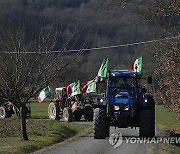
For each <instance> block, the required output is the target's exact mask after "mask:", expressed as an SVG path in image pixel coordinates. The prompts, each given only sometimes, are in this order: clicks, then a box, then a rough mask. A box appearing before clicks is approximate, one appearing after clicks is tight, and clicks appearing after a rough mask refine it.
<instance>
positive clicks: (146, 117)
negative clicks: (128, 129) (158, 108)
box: [139, 108, 155, 137]
mask: <svg viewBox="0 0 180 154" xmlns="http://www.w3.org/2000/svg"><path fill="white" fill-rule="evenodd" d="M154 136H155V111H154V109H146V108H145V109H141V111H140V117H139V137H154Z"/></svg>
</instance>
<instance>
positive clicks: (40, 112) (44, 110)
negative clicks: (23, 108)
mask: <svg viewBox="0 0 180 154" xmlns="http://www.w3.org/2000/svg"><path fill="white" fill-rule="evenodd" d="M48 105H49V101H43V102H42V103H41V104H40V103H38V102H37V101H32V102H31V116H32V118H33V119H48Z"/></svg>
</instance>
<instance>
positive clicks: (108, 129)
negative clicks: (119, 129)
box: [106, 118, 110, 137]
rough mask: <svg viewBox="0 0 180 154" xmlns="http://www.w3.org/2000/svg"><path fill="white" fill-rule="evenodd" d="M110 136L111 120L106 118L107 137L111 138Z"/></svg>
mask: <svg viewBox="0 0 180 154" xmlns="http://www.w3.org/2000/svg"><path fill="white" fill-rule="evenodd" d="M109 134H110V125H109V119H108V118H106V137H109Z"/></svg>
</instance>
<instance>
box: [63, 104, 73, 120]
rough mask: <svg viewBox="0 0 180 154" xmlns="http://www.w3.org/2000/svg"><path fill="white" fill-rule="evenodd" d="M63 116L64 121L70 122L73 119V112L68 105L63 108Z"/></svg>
mask: <svg viewBox="0 0 180 154" xmlns="http://www.w3.org/2000/svg"><path fill="white" fill-rule="evenodd" d="M63 118H64V121H66V122H71V121H72V120H73V114H72V110H71V108H70V107H65V108H64V109H63Z"/></svg>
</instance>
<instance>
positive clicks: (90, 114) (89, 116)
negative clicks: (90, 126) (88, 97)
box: [84, 106, 93, 121]
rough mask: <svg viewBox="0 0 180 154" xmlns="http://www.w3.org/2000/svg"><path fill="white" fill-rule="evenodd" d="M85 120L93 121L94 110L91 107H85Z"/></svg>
mask: <svg viewBox="0 0 180 154" xmlns="http://www.w3.org/2000/svg"><path fill="white" fill-rule="evenodd" d="M84 110H85V114H84V118H85V120H86V121H93V108H92V107H91V106H86V107H85V109H84Z"/></svg>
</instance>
